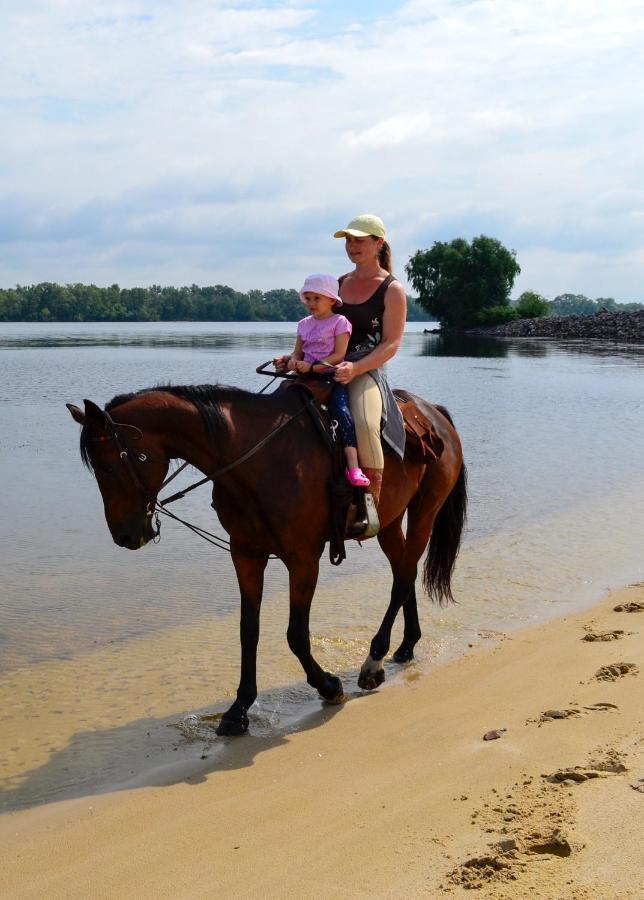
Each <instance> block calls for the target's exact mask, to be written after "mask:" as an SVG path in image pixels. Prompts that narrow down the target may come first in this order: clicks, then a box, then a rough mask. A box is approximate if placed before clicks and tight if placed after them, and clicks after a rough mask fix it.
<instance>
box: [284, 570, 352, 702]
mask: <svg viewBox="0 0 644 900" xmlns="http://www.w3.org/2000/svg"><path fill="white" fill-rule="evenodd" d="M319 567H320V562H319V559H311V560H306V561H305V562H301V561H298V562H297V564H295V565H294V564H290V565H289V586H290V615H289V621H288V631H287V633H286V637H287V640H288V645H289V647H290V648H291V650H292V651H293V653H294V654H295V655H296V656H297V658H298V659H299V661H300V663H301V664H302V668H303V669H304V671H305V673H306V680H307V682H308V683H309V684H310V685H311V687H314V688H315V689H316V690H317V691H318V693H319V694H320V696H321V697H323V698H324V699H325V700H329V701H333V700H339V699H340V698H341V697H342V695H343V689H342V682H341V681H340V679H339V678H338V677H337V675H332V674H331V673H330V672H325V671H324V669H323V668H322V667H321V666H320V665H319V663H317V662H316V660H315V659H314V658H313V655H312V654H311V635H310V633H309V617H310V612H311V601H312V600H313V594H314V593H315V587H316V585H317V580H318V571H319Z"/></svg>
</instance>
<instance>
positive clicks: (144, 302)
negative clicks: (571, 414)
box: [0, 234, 644, 331]
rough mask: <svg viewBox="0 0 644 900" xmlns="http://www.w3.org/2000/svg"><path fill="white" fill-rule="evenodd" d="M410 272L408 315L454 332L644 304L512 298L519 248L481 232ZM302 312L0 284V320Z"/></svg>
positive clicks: (114, 289)
mask: <svg viewBox="0 0 644 900" xmlns="http://www.w3.org/2000/svg"><path fill="white" fill-rule="evenodd" d="M405 271H406V273H407V276H408V278H409V281H410V283H411V285H412V287H413V288H414V290H415V291H416V293H417V295H418V297H417V299H412V298H411V297H408V301H409V304H408V319H409V320H410V321H416V322H421V321H426V320H427V319H428V318H429V319H435V320H438V322H439V323H440V325H441V327H442V328H445V329H451V330H455V331H460V330H464V329H467V328H472V327H478V326H485V325H498V324H502V323H503V322H508V321H510V320H512V319H531V318H536V317H538V316H547V315H555V316H571V315H583V316H587V315H593V314H594V313H597V312H602V311H609V312H628V311H632V310H636V309H644V304H642V303H617V302H616V301H615V300H614V299H613V298H612V297H598V298H596V299H595V300H591V299H589V298H588V297H585V296H583V294H560V295H559V296H558V297H555V298H554V300H547V299H546V298H545V297H542V296H541V295H540V294H538V293H537V292H536V291H524V292H523V293H522V294H521V296H520V297H519V298H518V300H515V301H514V302H512V301H511V300H510V292H511V290H512V287H513V285H514V281H515V279H516V276H517V275H518V274H519V273H520V272H521V267H520V266H519V264H518V262H517V260H516V252H515V251H514V250H508V249H507V248H506V247H504V246H503V244H502V243H501V242H500V241H498V240H497V239H496V238H492V237H488V236H486V235H483V234H482V235H479V236H478V237H475V238H474V239H473V240H472V241H467V240H465V239H464V238H456V239H455V240H453V241H449V242H444V241H435V242H434V244H433V245H432V247H431V248H430V249H428V250H418V251H417V252H416V253H415V254H414V255H413V256H412V257H411V258H410V259H409V262H408V263H407V265H406V266H405ZM302 315H303V310H302V304H301V302H300V298H299V295H298V292H297V291H295V290H292V289H290V290H287V289H284V288H278V289H275V290H272V291H260V290H251V291H248V292H247V293H242V292H240V291H236V290H234V288H231V287H228V286H227V285H222V284H217V285H210V286H206V287H200V286H199V285H196V284H193V285H191V286H190V287H161V286H160V285H156V284H154V285H152V286H151V287H146V288H139V287H136V288H121V287H119V286H118V284H113V285H111V286H110V287H97V286H96V285H95V284H53V283H51V282H42V283H41V284H33V285H30V286H27V287H25V286H21V285H18V286H17V287H15V288H9V289H6V290H2V289H0V322H177V321H187V322H296V321H298V320H299V319H301V318H302Z"/></svg>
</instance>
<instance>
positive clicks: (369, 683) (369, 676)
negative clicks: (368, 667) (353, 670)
mask: <svg viewBox="0 0 644 900" xmlns="http://www.w3.org/2000/svg"><path fill="white" fill-rule="evenodd" d="M384 680H385V670H384V669H376V670H375V671H372V672H368V671H367V672H360V675H359V676H358V687H359V688H361V689H362V690H363V691H375V689H376V688H377V687H380V685H381V684H382V683H383V681H384Z"/></svg>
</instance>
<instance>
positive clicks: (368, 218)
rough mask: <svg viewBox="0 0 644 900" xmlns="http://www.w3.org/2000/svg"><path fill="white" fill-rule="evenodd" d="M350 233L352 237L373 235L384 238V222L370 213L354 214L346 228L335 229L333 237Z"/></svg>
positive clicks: (340, 236)
mask: <svg viewBox="0 0 644 900" xmlns="http://www.w3.org/2000/svg"><path fill="white" fill-rule="evenodd" d="M348 234H350V235H351V236H352V237H368V236H369V235H372V236H373V237H379V238H384V236H385V223H384V222H383V221H382V219H379V218H378V216H372V215H371V214H370V213H364V215H362V216H356V217H355V219H351V221H350V222H349V224H348V225H347V227H346V228H343V229H342V230H341V231H336V233H335V234H334V235H333V237H337V238H343V237H346V236H347V235H348Z"/></svg>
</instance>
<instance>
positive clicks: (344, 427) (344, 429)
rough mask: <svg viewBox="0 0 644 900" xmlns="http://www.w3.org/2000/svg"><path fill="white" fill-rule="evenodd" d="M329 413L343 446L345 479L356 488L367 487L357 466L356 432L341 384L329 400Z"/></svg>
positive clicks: (367, 484) (367, 483) (346, 396)
mask: <svg viewBox="0 0 644 900" xmlns="http://www.w3.org/2000/svg"><path fill="white" fill-rule="evenodd" d="M329 411H330V412H331V415H332V416H333V418H334V419H335V420H336V421H337V423H338V427H339V429H340V436H341V438H342V444H343V446H344V456H345V459H346V461H347V470H346V473H345V474H346V477H347V481H349V482H350V484H353V485H355V486H357V487H368V486H369V479H368V478H367V477H366V475H365V474H364V473H363V471H362V469H361V468H360V467H359V465H358V451H357V450H356V430H355V427H354V425H353V419H352V417H351V410H350V409H349V392H348V391H347V389H346V388H345V387H344V385H342V384H338V385H336V386H335V387H334V389H333V393H332V394H331V397H330V399H329Z"/></svg>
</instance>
